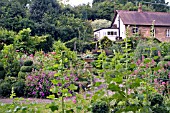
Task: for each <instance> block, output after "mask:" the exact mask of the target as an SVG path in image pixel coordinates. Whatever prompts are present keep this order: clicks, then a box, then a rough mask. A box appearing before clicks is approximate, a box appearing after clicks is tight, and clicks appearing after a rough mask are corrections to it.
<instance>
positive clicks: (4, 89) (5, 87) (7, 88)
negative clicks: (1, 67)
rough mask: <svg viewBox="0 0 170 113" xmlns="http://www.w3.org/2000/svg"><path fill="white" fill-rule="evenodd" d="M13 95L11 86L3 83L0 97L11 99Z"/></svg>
mask: <svg viewBox="0 0 170 113" xmlns="http://www.w3.org/2000/svg"><path fill="white" fill-rule="evenodd" d="M10 94H11V84H10V83H8V82H3V83H1V84H0V97H9V96H10Z"/></svg>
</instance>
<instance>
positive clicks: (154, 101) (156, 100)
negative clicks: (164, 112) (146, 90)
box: [150, 94, 163, 106]
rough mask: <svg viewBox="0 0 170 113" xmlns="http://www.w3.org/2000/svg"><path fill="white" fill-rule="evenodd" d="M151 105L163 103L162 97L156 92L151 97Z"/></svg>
mask: <svg viewBox="0 0 170 113" xmlns="http://www.w3.org/2000/svg"><path fill="white" fill-rule="evenodd" d="M150 101H151V106H154V105H156V104H158V105H162V104H163V97H162V96H161V95H160V94H156V95H154V96H152V97H151V100H150Z"/></svg>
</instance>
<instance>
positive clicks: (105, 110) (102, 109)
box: [92, 101, 109, 113]
mask: <svg viewBox="0 0 170 113" xmlns="http://www.w3.org/2000/svg"><path fill="white" fill-rule="evenodd" d="M92 113H109V106H108V104H107V103H106V102H105V101H98V102H95V103H93V104H92Z"/></svg>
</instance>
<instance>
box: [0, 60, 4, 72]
mask: <svg viewBox="0 0 170 113" xmlns="http://www.w3.org/2000/svg"><path fill="white" fill-rule="evenodd" d="M1 70H4V66H3V64H2V63H1V62H0V71H1Z"/></svg>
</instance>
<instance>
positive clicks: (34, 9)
mask: <svg viewBox="0 0 170 113" xmlns="http://www.w3.org/2000/svg"><path fill="white" fill-rule="evenodd" d="M59 11H60V6H59V3H57V2H56V1H55V0H35V1H34V2H33V3H32V5H31V7H30V13H31V15H30V19H32V20H33V21H34V22H38V23H41V22H43V19H44V18H45V17H48V16H50V19H53V17H56V16H57V15H58V14H59ZM50 19H49V20H50Z"/></svg>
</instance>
